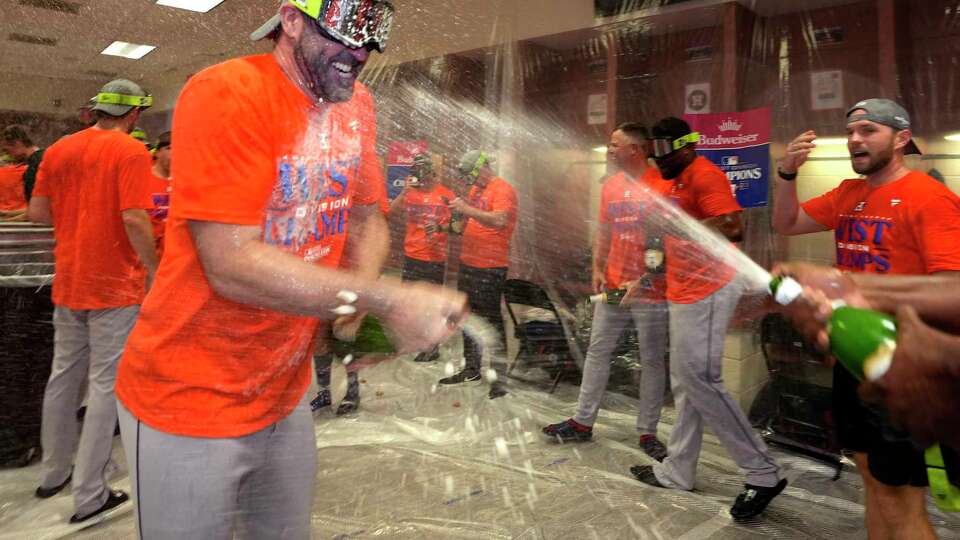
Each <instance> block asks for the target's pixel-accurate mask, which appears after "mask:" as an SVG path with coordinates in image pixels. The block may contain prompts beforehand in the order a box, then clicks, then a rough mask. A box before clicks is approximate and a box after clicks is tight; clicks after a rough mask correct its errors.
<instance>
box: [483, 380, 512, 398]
mask: <svg viewBox="0 0 960 540" xmlns="http://www.w3.org/2000/svg"><path fill="white" fill-rule="evenodd" d="M507 394H508V392H507V387H506V386H504V385H503V384H501V383H500V382H498V381H494V382H493V383H492V384H491V385H490V393H489V394H487V396H488V397H489V398H490V399H497V398H498V397H503V396H505V395H507Z"/></svg>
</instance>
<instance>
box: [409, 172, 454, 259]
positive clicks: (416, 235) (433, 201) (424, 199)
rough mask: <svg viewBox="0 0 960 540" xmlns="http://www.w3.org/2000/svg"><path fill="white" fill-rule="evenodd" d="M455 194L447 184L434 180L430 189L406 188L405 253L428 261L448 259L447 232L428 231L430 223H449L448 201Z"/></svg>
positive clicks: (412, 257) (413, 257)
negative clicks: (443, 184) (434, 182)
mask: <svg viewBox="0 0 960 540" xmlns="http://www.w3.org/2000/svg"><path fill="white" fill-rule="evenodd" d="M455 198H456V195H454V194H453V192H452V191H450V190H449V189H447V188H446V187H444V186H442V185H440V184H439V183H438V184H435V185H434V186H433V187H432V188H431V189H430V190H429V191H428V190H425V189H417V188H411V189H408V190H407V191H405V192H404V196H403V207H404V209H405V210H406V212H407V229H406V234H405V235H404V238H403V254H404V255H406V256H407V257H410V258H411V259H416V260H418V261H425V262H443V261H445V260H447V233H445V232H439V231H438V232H435V233H430V234H428V233H427V231H426V230H425V229H426V227H427V225H447V224H449V223H450V215H451V214H450V209H449V207H448V206H447V203H449V202H450V201H452V200H453V199H455Z"/></svg>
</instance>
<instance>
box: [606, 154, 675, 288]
mask: <svg viewBox="0 0 960 540" xmlns="http://www.w3.org/2000/svg"><path fill="white" fill-rule="evenodd" d="M663 186H664V184H663V180H662V179H661V178H660V172H659V171H658V170H657V169H655V168H653V167H650V168H648V169H647V170H646V172H644V174H643V176H641V177H640V179H639V181H635V180H630V179H628V178H627V176H626V174H624V173H622V172H620V173H617V174H615V175H613V176H611V177H609V178H607V181H606V182H604V183H603V191H602V192H601V194H600V222H601V223H605V224H606V225H607V226H608V227H609V229H610V250H609V251H608V252H607V267H606V271H605V274H604V276H605V279H606V281H607V287H608V288H611V289H616V288H619V287H620V286H622V285H623V284H624V283H626V282H629V281H633V280H636V279H638V278H640V277H641V276H643V275H644V274H646V273H647V267H646V264H645V263H644V252H645V250H646V243H647V229H648V228H649V226H650V224H649V222H648V221H647V217H648V215H649V214H650V212H651V211H655V209H653V208H652V207H651V203H650V191H648V190H649V189H652V190H654V191H656V190H658V189H659V190H661V191H662V190H663ZM668 264H669V263H668ZM647 277H648V279H649V283H650V285H652V288H650V289H645V290H644V295H643V297H641V298H638V299H637V300H638V301H639V302H643V303H650V302H662V301H663V299H664V296H665V294H666V278H665V276H664V275H662V274H659V275H658V274H650V275H648V276H647Z"/></svg>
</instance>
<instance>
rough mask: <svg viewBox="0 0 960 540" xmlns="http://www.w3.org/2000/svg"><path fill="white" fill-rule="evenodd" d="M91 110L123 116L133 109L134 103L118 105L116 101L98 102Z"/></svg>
mask: <svg viewBox="0 0 960 540" xmlns="http://www.w3.org/2000/svg"><path fill="white" fill-rule="evenodd" d="M91 110H94V111H100V112H105V113H107V114H109V115H110V116H123V115H125V114H127V113H128V112H130V111H131V110H133V105H117V104H115V103H97V104H96V105H94V106H93V107H91Z"/></svg>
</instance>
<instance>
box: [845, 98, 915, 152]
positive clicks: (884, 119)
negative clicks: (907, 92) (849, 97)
mask: <svg viewBox="0 0 960 540" xmlns="http://www.w3.org/2000/svg"><path fill="white" fill-rule="evenodd" d="M858 109H859V110H863V111H866V112H862V113H860V114H854V115H853V116H851V114H852V113H853V111H856V110H858ZM858 120H869V121H871V122H876V123H878V124H883V125H885V126H890V127H892V128H893V129H896V130H901V129H910V114H909V113H907V110H906V109H904V108H903V107H901V106H900V104H899V103H897V102H896V101H892V100H889V99H883V98H871V99H864V100H863V101H858V102H856V103H854V104H853V106H852V107H850V108H849V109H847V123H848V124H849V123H850V122H856V121H858ZM903 153H904V154H922V152H921V151H920V149H919V148H917V143H915V142H914V141H913V139H910V141H909V142H907V146H906V147H905V148H904V149H903Z"/></svg>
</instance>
